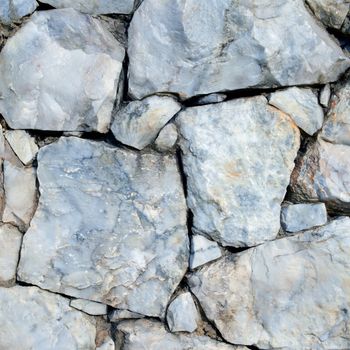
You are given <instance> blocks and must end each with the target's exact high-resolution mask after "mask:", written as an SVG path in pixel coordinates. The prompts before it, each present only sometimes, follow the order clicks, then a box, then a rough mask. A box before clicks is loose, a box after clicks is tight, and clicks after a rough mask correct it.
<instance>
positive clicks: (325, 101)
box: [320, 84, 331, 108]
mask: <svg viewBox="0 0 350 350" xmlns="http://www.w3.org/2000/svg"><path fill="white" fill-rule="evenodd" d="M330 98H331V87H330V85H329V84H326V85H325V86H324V87H323V88H322V90H321V92H320V104H321V105H322V106H323V107H325V108H327V107H328V105H329V99H330Z"/></svg>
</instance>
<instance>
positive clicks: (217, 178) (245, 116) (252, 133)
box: [176, 96, 300, 246]
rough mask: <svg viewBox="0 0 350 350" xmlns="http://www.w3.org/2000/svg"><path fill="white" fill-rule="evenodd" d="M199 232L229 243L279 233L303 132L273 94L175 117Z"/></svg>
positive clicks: (246, 243)
mask: <svg viewBox="0 0 350 350" xmlns="http://www.w3.org/2000/svg"><path fill="white" fill-rule="evenodd" d="M176 123H177V124H178V127H179V133H180V135H181V137H180V146H181V149H182V152H183V163H184V171H185V174H186V176H187V187H188V197H187V201H188V205H189V207H190V209H191V210H192V212H193V214H194V220H193V224H194V231H195V233H196V232H197V231H199V232H202V233H205V235H207V236H210V237H211V238H212V239H214V240H216V241H218V242H220V243H221V244H223V245H226V246H227V245H229V246H252V245H256V244H259V243H262V242H264V241H266V240H270V239H273V238H275V237H276V235H277V233H278V231H279V228H280V210H281V207H280V204H281V202H282V200H283V198H284V196H285V193H286V189H287V186H288V184H289V179H290V174H291V172H292V170H293V167H294V159H295V157H296V155H297V151H298V148H299V143H300V140H299V139H300V135H299V129H298V128H297V127H296V125H295V124H294V122H293V121H292V120H291V118H290V117H289V116H287V115H286V114H284V113H282V112H280V111H279V110H278V109H276V108H274V107H272V106H270V105H268V104H267V100H266V98H264V97H262V96H260V97H254V98H242V99H236V100H232V101H229V102H224V103H219V104H214V105H207V106H200V107H194V108H188V109H186V110H185V111H183V112H181V113H180V114H179V116H178V117H177V119H176Z"/></svg>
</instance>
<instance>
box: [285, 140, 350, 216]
mask: <svg viewBox="0 0 350 350" xmlns="http://www.w3.org/2000/svg"><path fill="white" fill-rule="evenodd" d="M349 169H350V146H345V145H337V144H332V143H329V142H325V141H323V140H322V139H318V141H317V142H315V143H314V144H311V145H309V147H308V148H307V150H306V153H305V154H304V155H303V156H302V157H300V158H299V159H298V161H297V163H296V167H295V169H294V171H293V174H292V178H291V193H292V196H293V198H294V199H295V201H298V202H305V201H311V202H325V203H326V205H327V208H328V209H329V210H331V211H335V212H342V213H347V214H350V171H349Z"/></svg>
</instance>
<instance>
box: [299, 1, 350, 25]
mask: <svg viewBox="0 0 350 350" xmlns="http://www.w3.org/2000/svg"><path fill="white" fill-rule="evenodd" d="M306 2H307V4H308V5H309V6H310V8H311V10H312V12H313V13H314V15H315V16H316V17H317V18H318V19H319V20H320V21H321V22H322V23H323V24H324V25H325V26H327V27H331V28H336V29H340V28H341V26H342V25H343V23H344V21H345V19H346V16H347V14H348V12H349V6H350V3H349V0H306Z"/></svg>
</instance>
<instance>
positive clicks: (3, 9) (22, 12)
mask: <svg viewBox="0 0 350 350" xmlns="http://www.w3.org/2000/svg"><path fill="white" fill-rule="evenodd" d="M37 6H38V3H37V2H36V1H35V0H0V23H5V24H9V23H11V22H13V21H17V20H19V19H21V18H22V17H23V16H26V15H29V14H30V13H32V12H33V11H34V10H35V9H36V7H37Z"/></svg>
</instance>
